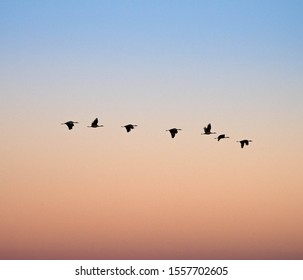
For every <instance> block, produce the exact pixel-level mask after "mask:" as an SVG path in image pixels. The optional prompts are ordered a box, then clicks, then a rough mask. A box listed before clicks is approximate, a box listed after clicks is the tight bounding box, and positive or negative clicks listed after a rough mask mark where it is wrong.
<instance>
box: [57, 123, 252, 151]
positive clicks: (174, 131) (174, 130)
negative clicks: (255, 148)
mask: <svg viewBox="0 0 303 280" xmlns="http://www.w3.org/2000/svg"><path fill="white" fill-rule="evenodd" d="M98 122H99V120H98V118H95V119H94V121H93V122H92V123H91V125H90V126H88V127H92V128H97V127H103V125H102V124H101V125H98ZM76 123H78V122H74V121H67V122H65V123H62V124H63V125H66V126H67V127H68V129H69V130H70V129H73V127H74V125H75V124H76ZM136 126H137V125H136V124H127V125H123V126H122V127H124V128H125V129H126V131H127V132H130V131H131V130H132V129H134V128H135V127H136ZM179 130H182V129H180V128H171V129H167V130H166V131H169V132H170V134H171V137H172V138H175V136H176V134H177V133H178V131H179ZM201 134H203V135H210V134H216V132H212V131H211V124H210V123H209V124H208V125H207V126H205V127H204V133H201ZM226 138H229V136H226V135H225V134H220V135H218V137H216V138H215V139H217V140H218V141H220V140H221V139H226ZM237 142H239V143H240V144H241V148H244V146H245V145H246V146H248V145H249V143H250V142H252V140H247V139H243V140H240V141H237Z"/></svg>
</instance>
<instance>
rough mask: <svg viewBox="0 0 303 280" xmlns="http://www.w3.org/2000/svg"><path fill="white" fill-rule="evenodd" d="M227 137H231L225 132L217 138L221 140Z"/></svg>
mask: <svg viewBox="0 0 303 280" xmlns="http://www.w3.org/2000/svg"><path fill="white" fill-rule="evenodd" d="M225 138H229V136H225V134H220V135H219V136H218V137H216V138H215V139H218V141H220V140H221V139H225Z"/></svg>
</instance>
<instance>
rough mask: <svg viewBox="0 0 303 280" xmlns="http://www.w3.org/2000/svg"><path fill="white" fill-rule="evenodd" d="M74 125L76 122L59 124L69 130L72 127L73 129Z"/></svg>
mask: <svg viewBox="0 0 303 280" xmlns="http://www.w3.org/2000/svg"><path fill="white" fill-rule="evenodd" d="M75 123H78V122H74V121H68V122H65V123H61V124H66V125H67V127H68V129H69V130H71V129H72V128H73V127H74V124H75Z"/></svg>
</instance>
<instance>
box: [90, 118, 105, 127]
mask: <svg viewBox="0 0 303 280" xmlns="http://www.w3.org/2000/svg"><path fill="white" fill-rule="evenodd" d="M88 127H93V128H96V127H103V125H102V124H101V125H98V118H95V120H94V121H93V122H92V124H91V125H90V126H88Z"/></svg>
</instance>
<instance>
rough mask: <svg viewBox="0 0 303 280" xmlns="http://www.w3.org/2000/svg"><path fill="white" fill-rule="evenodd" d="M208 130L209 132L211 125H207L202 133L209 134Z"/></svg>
mask: <svg viewBox="0 0 303 280" xmlns="http://www.w3.org/2000/svg"><path fill="white" fill-rule="evenodd" d="M210 130H211V124H210V123H209V124H208V125H207V126H206V127H204V132H205V133H210Z"/></svg>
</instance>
